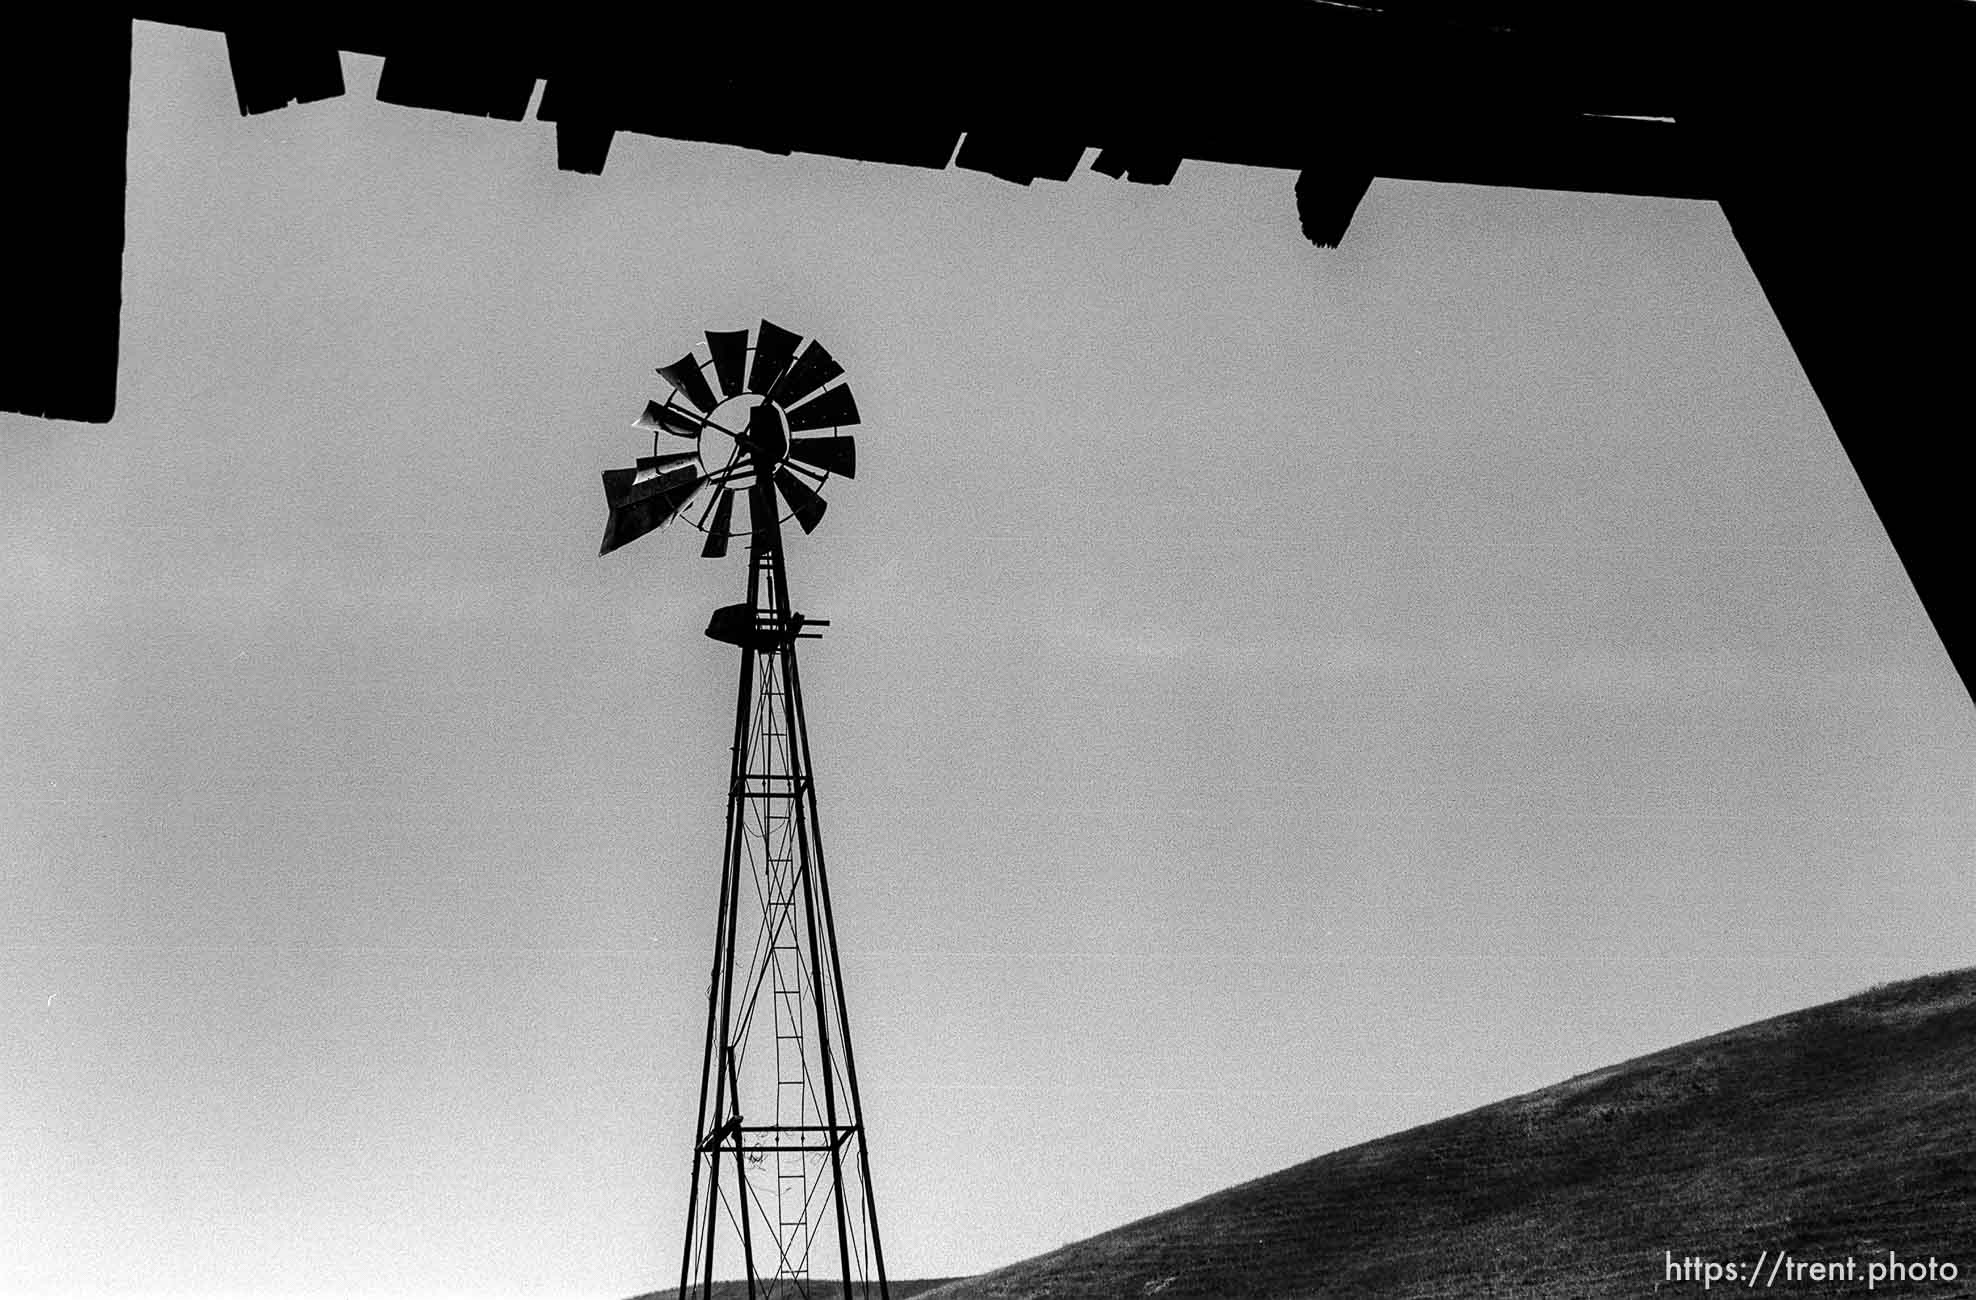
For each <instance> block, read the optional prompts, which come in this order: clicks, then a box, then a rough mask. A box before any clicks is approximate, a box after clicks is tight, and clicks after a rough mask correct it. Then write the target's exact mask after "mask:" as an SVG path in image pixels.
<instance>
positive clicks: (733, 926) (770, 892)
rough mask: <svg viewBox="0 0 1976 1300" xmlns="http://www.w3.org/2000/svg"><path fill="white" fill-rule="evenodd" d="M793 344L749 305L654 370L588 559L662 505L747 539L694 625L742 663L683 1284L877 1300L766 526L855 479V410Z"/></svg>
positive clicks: (805, 770) (794, 626)
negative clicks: (632, 452)
mask: <svg viewBox="0 0 1976 1300" xmlns="http://www.w3.org/2000/svg"><path fill="white" fill-rule="evenodd" d="M803 342H804V340H803V338H802V336H801V335H798V334H794V333H792V332H790V331H788V330H785V329H783V328H781V327H780V326H777V325H775V324H773V323H772V322H770V321H766V320H764V321H762V322H761V324H760V325H759V326H758V327H757V328H756V329H755V330H754V331H753V333H752V339H751V335H750V331H748V330H731V331H714V330H710V331H708V332H707V334H706V355H705V356H704V358H703V357H702V356H701V355H700V354H699V353H698V352H697V351H693V352H688V353H687V354H686V355H685V356H683V357H681V358H680V359H679V360H677V361H675V362H672V363H671V364H670V365H665V366H660V367H658V370H657V373H658V375H659V377H660V378H661V379H663V380H665V381H666V383H667V384H668V385H669V386H670V388H671V391H670V392H669V393H668V394H667V396H666V397H665V398H663V399H662V400H652V401H648V402H647V403H646V405H645V410H644V413H643V414H642V415H640V416H639V417H638V419H637V420H636V421H634V424H635V425H636V427H637V428H639V429H641V430H645V431H648V432H650V433H651V435H652V451H651V454H650V455H649V456H641V457H639V458H638V459H637V460H636V461H635V462H634V463H633V464H632V466H631V467H630V468H628V469H612V470H605V471H604V501H605V504H606V506H607V507H608V509H609V515H608V519H607V522H606V524H605V530H604V542H603V546H602V548H601V550H600V554H609V553H610V552H612V551H615V550H617V549H618V548H619V547H621V546H624V545H626V544H627V543H629V542H632V541H636V540H637V539H638V538H640V537H643V536H644V535H646V534H647V533H651V532H655V531H657V530H658V529H660V528H662V527H664V526H665V525H666V524H667V523H669V522H671V521H673V520H675V519H680V520H685V521H686V522H687V523H689V524H691V525H692V527H693V528H695V529H696V530H697V531H699V532H700V533H702V534H704V536H705V541H704V543H703V545H702V548H701V552H700V553H701V554H702V555H703V556H711V557H719V556H724V555H725V554H726V553H727V543H728V540H729V539H730V538H733V537H739V536H744V535H745V536H746V537H747V538H748V552H749V562H748V585H747V599H746V600H745V601H742V602H740V603H738V604H733V605H725V606H722V607H721V608H719V609H717V610H715V611H714V612H713V616H712V618H711V620H710V621H709V622H708V625H707V629H706V634H707V636H708V637H710V638H712V639H713V640H715V641H719V642H722V643H724V644H727V645H731V646H735V647H737V648H738V649H739V650H740V676H739V682H738V686H737V696H736V702H735V724H734V744H733V748H732V750H731V751H730V754H731V764H732V766H731V768H730V770H729V779H728V787H727V822H726V826H727V829H726V832H725V839H724V844H723V849H722V857H721V871H720V884H719V890H718V894H719V904H718V907H717V908H716V913H715V924H714V943H713V978H712V980H711V982H710V983H709V985H708V992H707V1030H706V1039H705V1050H704V1054H703V1057H702V1061H701V1068H700V1102H699V1110H698V1119H697V1121H696V1127H695V1130H694V1134H693V1142H692V1144H691V1145H692V1175H691V1180H690V1182H689V1194H688V1209H687V1216H686V1219H687V1221H686V1227H685V1242H684V1246H683V1249H682V1253H681V1260H680V1280H679V1286H680V1289H679V1295H680V1296H681V1297H682V1300H684V1298H685V1297H688V1296H692V1295H695V1294H697V1295H699V1296H701V1297H702V1300H711V1297H712V1295H713V1288H714V1284H715V1282H716V1280H717V1279H722V1278H741V1279H745V1280H746V1282H747V1286H748V1294H749V1295H750V1296H751V1297H758V1298H759V1300H794V1298H795V1297H808V1296H811V1295H823V1294H830V1295H843V1296H845V1297H854V1298H855V1300H888V1296H887V1283H886V1276H885V1257H884V1252H883V1249H882V1247H881V1245H880V1241H879V1232H878V1211H877V1205H876V1200H875V1197H874V1195H873V1191H872V1181H871V1162H870V1154H869V1149H868V1146H867V1143H866V1134H865V1124H864V1106H863V1101H862V1099H861V1097H860V1094H859V1090H858V1075H857V1065H856V1058H855V1054H854V1053H853V1050H852V1046H851V1032H850V1015H849V1012H848V1010H847V1008H846V1006H845V1000H844V990H843V971H842V969H841V965H840V962H839V958H838V948H837V929H836V919H835V914H834V912H833V910H832V907H831V901H830V888H829V876H828V874H827V872H826V870H825V866H824V856H823V836H822V832H821V829H820V827H819V825H818V817H817V791H816V781H815V779H814V775H813V773H812V770H811V765H810V742H809V730H808V723H807V719H806V716H805V713H804V708H803V695H802V684H801V677H800V675H799V673H798V671H797V663H796V642H797V641H799V640H806V639H812V638H815V637H816V636H818V635H819V633H818V632H817V631H816V630H815V629H817V628H820V627H826V626H828V620H825V619H812V618H806V617H804V616H803V615H802V614H799V613H797V612H796V611H795V609H794V608H793V607H792V605H791V603H790V596H789V581H788V572H787V569H786V566H785V563H784V555H783V545H782V527H781V526H782V524H783V523H784V522H786V521H789V520H794V521H795V523H796V525H797V526H798V527H799V528H800V529H801V530H802V531H803V532H804V533H805V534H807V533H810V532H813V531H814V530H815V529H816V526H817V524H818V523H819V522H820V521H821V520H822V519H823V515H824V511H825V509H826V508H827V502H826V500H825V497H824V495H823V489H824V488H825V487H826V486H827V485H828V484H829V483H830V481H831V480H832V479H835V478H844V479H849V478H853V477H854V476H855V475H856V472H857V447H856V443H855V441H854V439H853V438H852V437H851V435H849V434H846V433H843V432H841V430H843V429H844V428H845V427H847V426H850V425H854V424H856V423H857V422H858V411H857V403H856V401H855V399H853V397H852V396H851V390H850V387H849V385H848V384H845V383H843V382H841V381H842V375H843V367H842V366H840V365H839V364H838V363H837V361H836V360H835V359H834V358H833V357H832V356H831V355H830V353H829V352H828V351H826V350H825V349H824V347H823V345H822V344H820V343H818V342H816V341H815V340H814V339H812V340H809V341H808V343H807V345H806V346H803V347H802V348H801V349H800V351H799V350H798V344H801V343H803ZM675 440H677V441H675ZM682 442H684V443H687V444H690V446H682V445H681V444H682Z"/></svg>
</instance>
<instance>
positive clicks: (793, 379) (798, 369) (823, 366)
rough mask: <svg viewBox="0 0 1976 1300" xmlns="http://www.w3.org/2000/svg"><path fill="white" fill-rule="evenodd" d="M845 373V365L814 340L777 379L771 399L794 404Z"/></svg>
mask: <svg viewBox="0 0 1976 1300" xmlns="http://www.w3.org/2000/svg"><path fill="white" fill-rule="evenodd" d="M843 373H844V367H842V366H840V365H838V364H837V360H836V358H834V357H832V356H831V355H830V354H829V353H828V352H826V351H824V350H823V344H821V343H817V342H812V343H811V344H810V345H809V346H808V347H806V348H804V349H803V355H802V356H801V357H798V358H797V359H796V364H795V365H793V366H791V367H789V369H787V370H785V371H783V372H782V378H780V379H778V380H776V381H775V387H773V388H771V389H769V393H768V395H769V399H770V400H771V401H774V402H777V403H780V404H781V405H782V406H785V407H789V406H794V405H795V404H796V403H798V402H800V401H802V400H803V399H804V398H805V397H808V396H809V395H810V394H811V393H814V392H815V391H816V390H817V389H819V388H822V387H823V386H824V385H825V384H827V383H829V382H830V381H831V380H833V379H835V378H837V376H839V375H841V374H843Z"/></svg>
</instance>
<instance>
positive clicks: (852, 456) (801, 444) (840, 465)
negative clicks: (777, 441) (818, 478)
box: [789, 434, 858, 478]
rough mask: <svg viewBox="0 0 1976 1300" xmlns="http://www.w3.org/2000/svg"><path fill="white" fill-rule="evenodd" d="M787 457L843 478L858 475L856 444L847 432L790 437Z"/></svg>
mask: <svg viewBox="0 0 1976 1300" xmlns="http://www.w3.org/2000/svg"><path fill="white" fill-rule="evenodd" d="M789 458H790V459H791V460H800V461H802V462H803V463H804V464H805V465H814V466H816V467H817V468H818V469H820V470H826V471H828V472H829V473H832V474H841V475H843V476H844V477H845V478H856V477H857V476H858V444H857V440H856V439H855V438H853V437H851V436H850V435H849V434H840V435H837V436H835V437H824V438H791V439H790V440H789Z"/></svg>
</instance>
